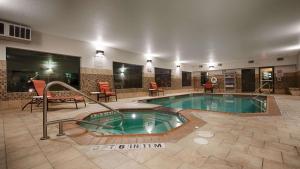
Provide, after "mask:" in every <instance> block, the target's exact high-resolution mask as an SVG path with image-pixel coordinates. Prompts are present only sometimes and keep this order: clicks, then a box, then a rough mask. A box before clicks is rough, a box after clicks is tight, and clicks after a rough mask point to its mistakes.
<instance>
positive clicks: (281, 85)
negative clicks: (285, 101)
mask: <svg viewBox="0 0 300 169" xmlns="http://www.w3.org/2000/svg"><path fill="white" fill-rule="evenodd" d="M274 87H275V93H277V94H287V93H289V91H288V88H289V87H297V73H296V72H293V73H284V75H283V77H282V78H281V80H280V81H278V80H275V84H274Z"/></svg>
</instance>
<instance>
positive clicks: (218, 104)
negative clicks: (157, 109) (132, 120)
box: [148, 95, 266, 113]
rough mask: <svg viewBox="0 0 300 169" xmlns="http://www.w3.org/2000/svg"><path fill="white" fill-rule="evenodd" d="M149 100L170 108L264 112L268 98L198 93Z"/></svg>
mask: <svg viewBox="0 0 300 169" xmlns="http://www.w3.org/2000/svg"><path fill="white" fill-rule="evenodd" d="M148 102H150V103H154V104H159V105H162V106H165V107H170V108H182V109H200V110H208V111H219V112H234V113H255V112H264V111H265V109H266V99H265V98H264V97H260V98H259V100H258V99H257V100H256V99H253V98H252V97H245V96H234V95H196V96H188V95H186V96H178V97H173V98H160V99H153V100H149V101H148Z"/></svg>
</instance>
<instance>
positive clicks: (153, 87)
mask: <svg viewBox="0 0 300 169" xmlns="http://www.w3.org/2000/svg"><path fill="white" fill-rule="evenodd" d="M160 92H161V93H163V95H164V94H165V91H164V89H163V88H159V87H158V86H157V83H156V82H150V84H149V95H150V96H153V94H154V93H156V94H158V95H159V93H160Z"/></svg>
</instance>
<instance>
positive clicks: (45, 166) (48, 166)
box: [31, 162, 53, 169]
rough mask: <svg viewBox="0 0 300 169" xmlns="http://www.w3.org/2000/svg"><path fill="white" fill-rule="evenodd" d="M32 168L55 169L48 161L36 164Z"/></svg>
mask: <svg viewBox="0 0 300 169" xmlns="http://www.w3.org/2000/svg"><path fill="white" fill-rule="evenodd" d="M31 169H53V167H52V166H51V164H50V163H48V162H47V163H43V164H41V165H38V166H35V167H33V168H31Z"/></svg>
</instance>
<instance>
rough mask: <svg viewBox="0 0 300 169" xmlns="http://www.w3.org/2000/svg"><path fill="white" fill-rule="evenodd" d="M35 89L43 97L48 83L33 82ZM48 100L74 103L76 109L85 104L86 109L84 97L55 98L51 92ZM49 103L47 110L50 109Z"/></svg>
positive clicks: (42, 81) (41, 81)
mask: <svg viewBox="0 0 300 169" xmlns="http://www.w3.org/2000/svg"><path fill="white" fill-rule="evenodd" d="M32 82H33V86H34V89H35V91H36V93H37V95H38V96H43V92H44V89H45V87H46V82H45V81H44V80H32ZM47 98H48V99H47V100H48V103H49V102H55V103H57V102H61V103H62V102H74V103H75V105H76V109H78V106H77V103H78V102H84V106H85V107H86V103H85V100H84V98H83V97H82V96H55V95H53V94H52V93H51V92H49V91H48V93H47ZM48 103H47V108H48Z"/></svg>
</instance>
